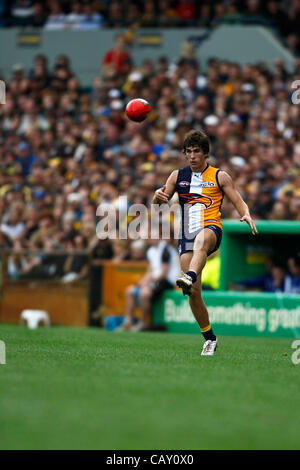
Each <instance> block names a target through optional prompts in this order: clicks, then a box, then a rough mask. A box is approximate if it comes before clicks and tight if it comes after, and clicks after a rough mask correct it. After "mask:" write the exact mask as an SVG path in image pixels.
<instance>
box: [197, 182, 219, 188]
mask: <svg viewBox="0 0 300 470" xmlns="http://www.w3.org/2000/svg"><path fill="white" fill-rule="evenodd" d="M199 186H200V187H201V188H212V187H213V186H215V183H213V182H212V181H202V182H201V183H199Z"/></svg>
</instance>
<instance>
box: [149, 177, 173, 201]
mask: <svg viewBox="0 0 300 470" xmlns="http://www.w3.org/2000/svg"><path fill="white" fill-rule="evenodd" d="M177 176H178V170H174V171H172V173H171V174H170V176H169V178H168V179H167V181H166V184H165V185H164V186H163V187H162V188H159V189H157V190H156V191H155V193H154V197H153V199H152V204H164V203H167V202H168V200H169V199H170V198H171V197H172V196H173V194H174V193H175V188H176V181H177Z"/></svg>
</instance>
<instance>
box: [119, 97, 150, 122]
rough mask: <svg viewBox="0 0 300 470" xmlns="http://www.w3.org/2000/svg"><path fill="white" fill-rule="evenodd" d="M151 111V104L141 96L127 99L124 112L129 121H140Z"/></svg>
mask: <svg viewBox="0 0 300 470" xmlns="http://www.w3.org/2000/svg"><path fill="white" fill-rule="evenodd" d="M150 111H151V106H150V104H149V103H148V101H146V100H143V99H142V98H136V99H134V100H131V101H129V103H128V104H127V106H126V109H125V113H126V115H127V117H128V118H129V119H131V121H135V122H142V121H144V119H146V117H147V116H148V114H149V113H150Z"/></svg>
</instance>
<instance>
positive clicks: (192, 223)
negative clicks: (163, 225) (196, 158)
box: [176, 165, 224, 233]
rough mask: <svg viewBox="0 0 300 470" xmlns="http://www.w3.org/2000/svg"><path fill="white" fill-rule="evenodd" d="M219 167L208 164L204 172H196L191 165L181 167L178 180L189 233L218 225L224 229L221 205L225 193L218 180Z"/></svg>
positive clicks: (177, 187)
mask: <svg viewBox="0 0 300 470" xmlns="http://www.w3.org/2000/svg"><path fill="white" fill-rule="evenodd" d="M219 171H220V170H219V169H218V168H214V167H212V166H210V165H207V166H206V168H205V169H204V170H203V171H202V172H199V173H198V172H194V171H192V170H191V168H190V166H186V167H184V168H180V170H179V171H178V177H177V181H176V191H177V192H178V197H179V203H180V206H181V211H182V224H183V225H185V224H187V225H188V227H185V228H186V229H187V230H188V232H189V233H194V232H196V231H198V230H199V229H201V228H203V227H205V226H208V225H216V226H217V227H219V228H220V229H222V222H221V212H220V209H221V205H222V201H223V196H224V193H223V191H222V189H221V187H220V184H219V181H218V173H219Z"/></svg>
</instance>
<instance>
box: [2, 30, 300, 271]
mask: <svg viewBox="0 0 300 470" xmlns="http://www.w3.org/2000/svg"><path fill="white" fill-rule="evenodd" d="M118 42H119V43H120V44H121V48H124V44H123V43H122V38H120V37H118V36H117V38H116V43H118ZM120 44H119V45H120ZM100 60H101V58H99V62H100ZM123 65H124V68H123V69H122V67H121V69H120V67H119V66H120V64H119V63H115V62H114V61H109V54H106V56H105V57H103V58H102V65H101V68H100V69H99V76H98V77H95V79H94V82H93V87H92V90H91V92H86V91H85V90H84V89H82V88H81V86H80V83H79V81H78V79H77V78H76V75H75V74H74V71H73V70H72V64H70V63H69V59H68V58H67V57H65V56H59V57H58V58H57V59H56V62H55V65H54V66H53V68H51V69H50V68H49V66H48V61H47V58H46V57H45V56H43V55H38V56H36V57H35V60H34V63H33V64H32V69H31V70H24V68H23V67H22V66H21V65H20V64H19V65H16V66H15V67H14V68H13V71H12V76H11V77H5V78H6V82H7V95H6V104H5V105H4V106H1V108H0V128H1V137H0V249H3V248H10V249H13V251H14V255H13V258H12V259H11V270H12V273H13V277H15V278H18V276H26V275H28V274H30V273H32V272H33V271H34V270H36V269H38V267H39V266H41V265H42V266H43V267H44V266H45V265H46V275H51V272H52V271H51V270H52V269H53V267H51V266H52V264H51V262H48V264H47V253H49V252H51V251H53V250H64V249H68V250H73V251H74V250H75V251H76V250H83V249H88V250H89V251H90V253H91V254H92V259H93V263H94V265H95V266H97V263H98V264H99V259H105V258H109V259H111V258H113V259H115V260H116V261H117V260H121V259H142V258H143V257H144V254H145V250H146V245H145V244H144V246H143V247H141V246H140V247H139V249H138V250H135V249H134V247H132V246H131V243H132V242H130V241H129V242H127V241H124V240H117V241H114V242H111V241H109V240H108V241H106V242H103V241H99V239H98V238H97V235H96V234H95V227H96V224H97V222H98V220H99V218H97V216H96V209H97V207H99V206H100V207H102V208H103V207H104V208H105V207H111V205H112V206H113V207H116V208H118V209H120V208H124V204H127V203H128V204H129V205H130V204H133V203H144V204H146V205H147V206H149V205H150V203H151V199H152V196H153V193H154V191H155V189H157V188H158V187H160V186H161V185H163V184H164V182H165V180H166V177H167V176H168V175H169V174H170V172H171V171H172V170H173V169H176V168H179V167H182V166H185V165H186V161H185V159H184V156H183V155H182V153H181V144H182V140H183V136H184V134H185V133H186V132H187V131H189V130H190V129H192V128H194V129H204V130H205V131H206V132H207V133H208V135H209V137H210V139H211V142H212V156H211V158H210V163H211V164H212V165H214V166H217V167H221V168H222V169H224V170H226V171H228V172H229V173H230V174H231V175H232V177H233V179H234V180H235V182H236V184H237V187H238V190H239V191H240V193H241V194H242V196H243V198H244V199H245V200H246V202H247V203H248V205H249V207H250V210H251V213H252V215H253V217H254V218H255V219H268V220H298V221H299V220H300V120H299V109H300V108H299V106H297V105H295V104H293V102H292V93H293V92H294V91H295V90H293V89H292V88H291V84H292V82H293V81H294V80H296V79H297V78H298V79H299V74H300V59H295V65H294V67H295V68H294V72H293V73H288V72H287V70H285V67H284V63H283V62H282V61H281V60H280V59H276V60H275V63H274V70H272V71H271V70H269V69H268V68H267V67H266V65H265V64H263V63H259V64H254V65H250V64H249V65H245V66H239V65H237V64H235V63H230V62H226V61H220V60H218V59H215V58H212V59H211V60H210V61H209V63H208V66H207V70H206V72H205V73H204V72H203V71H202V69H201V67H200V65H199V63H198V62H197V60H196V59H195V57H194V56H193V49H192V47H191V46H190V44H189V43H184V44H183V47H182V50H181V56H180V57H179V59H178V60H176V61H175V62H173V63H171V62H169V61H168V59H167V58H166V57H161V58H160V59H159V60H158V61H157V63H153V62H151V61H150V60H145V61H144V63H143V65H142V67H140V68H136V67H135V66H134V63H133V60H132V58H131V56H130V53H128V52H126V53H125V51H124V64H123ZM135 97H143V98H144V99H146V100H148V101H149V102H150V103H151V105H152V112H151V114H150V115H149V117H148V119H147V120H146V121H144V122H143V123H142V124H137V123H134V122H132V121H129V120H128V119H127V118H126V117H125V114H124V108H125V106H126V103H127V102H128V101H129V100H130V99H132V98H135ZM126 198H127V199H126ZM126 207H127V206H126ZM222 216H223V218H231V217H233V218H236V217H237V214H236V213H235V212H234V210H233V208H232V206H231V205H230V204H229V203H228V201H226V198H225V200H224V202H223V206H222ZM143 243H144V242H143ZM24 248H26V249H33V250H40V253H42V254H40V255H39V256H34V257H33V258H32V257H29V258H28V257H26V256H23V255H22V256H21V255H20V253H21V251H22V249H24ZM136 257H137V258H136ZM72 263H73V264H72ZM71 265H72V266H73V265H74V266H75V267H76V270H77V272H76V274H77V275H78V276H79V278H82V277H84V276H85V275H86V268H85V263H84V262H83V261H82V260H81V261H80V260H78V259H77V261H76V260H73V259H71V260H70V259H69V260H68V264H67V266H68V269H66V267H64V266H61V268H60V269H61V274H64V273H67V272H69V269H70V266H71ZM65 266H66V265H65ZM74 269H75V268H74ZM71 271H72V270H71ZM49 273H50V274H49Z"/></svg>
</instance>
